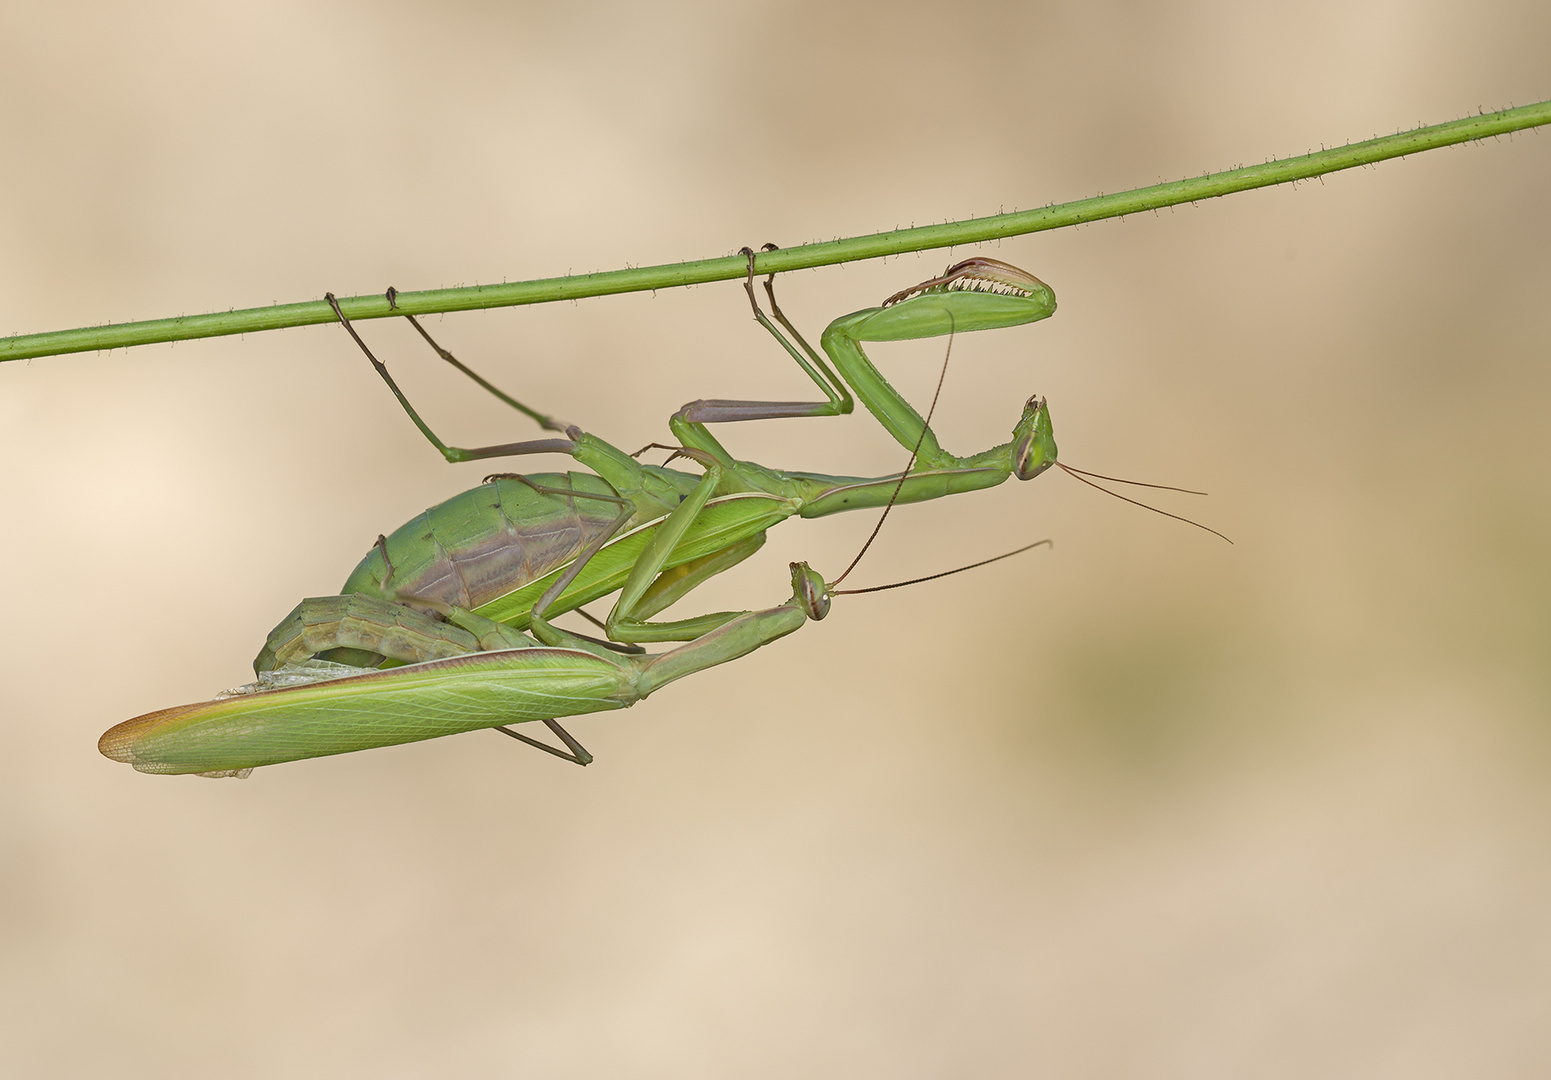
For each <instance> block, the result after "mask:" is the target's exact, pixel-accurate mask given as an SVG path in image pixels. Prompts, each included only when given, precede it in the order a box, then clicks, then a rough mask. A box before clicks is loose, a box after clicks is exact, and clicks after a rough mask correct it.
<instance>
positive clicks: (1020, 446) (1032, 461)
mask: <svg viewBox="0 0 1551 1080" xmlns="http://www.w3.org/2000/svg"><path fill="white" fill-rule="evenodd" d="M1012 436H1013V439H1012V471H1013V475H1014V476H1016V477H1017V478H1018V479H1019V480H1032V479H1034V478H1035V477H1036V476H1038V475H1039V474H1040V473H1042V472H1044V471H1045V470H1046V469H1048V468H1050V466H1052V465H1054V464H1055V463H1056V435H1055V430H1054V429H1053V428H1052V427H1051V425H1050V409H1049V407H1048V406H1046V404H1045V399H1044V398H1042V397H1031V398H1029V400H1028V401H1027V402H1025V403H1024V405H1023V418H1022V419H1020V420H1019V421H1018V426H1017V427H1015V428H1013V429H1012Z"/></svg>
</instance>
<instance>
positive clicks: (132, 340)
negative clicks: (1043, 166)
mask: <svg viewBox="0 0 1551 1080" xmlns="http://www.w3.org/2000/svg"><path fill="white" fill-rule="evenodd" d="M1546 123H1551V101H1542V102H1540V103H1538V104H1535V105H1525V106H1522V107H1520V108H1516V109H1505V110H1503V111H1501V112H1494V113H1483V114H1481V115H1479V116H1472V117H1469V118H1467V119H1464V120H1455V121H1453V122H1451V123H1447V124H1436V125H1434V126H1432V127H1422V128H1416V129H1415V130H1412V131H1406V132H1401V133H1399V134H1396V135H1387V136H1385V137H1383V138H1380V139H1369V140H1368V141H1367V142H1360V143H1351V144H1348V145H1346V146H1340V147H1335V148H1333V149H1329V150H1320V151H1319V152H1317V153H1313V154H1304V155H1303V156H1302V157H1293V158H1284V159H1282V160H1280V161H1268V162H1266V163H1265V164H1264V165H1251V166H1248V167H1246V168H1239V169H1229V170H1228V171H1226V172H1219V173H1211V174H1209V175H1206V176H1200V177H1195V178H1192V179H1189V180H1176V181H1173V182H1171V183H1166V184H1154V185H1152V186H1151V187H1144V188H1136V189H1135V190H1132V191H1122V192H1119V193H1117V194H1114V195H1100V196H1097V197H1095V198H1091V199H1079V200H1077V201H1076V202H1068V203H1061V204H1059V205H1054V206H1046V207H1043V208H1041V209H1038V210H1024V211H1020V212H1017V213H1011V214H997V215H995V216H993V217H983V218H973V219H971V220H968V221H958V222H952V223H949V224H944V225H923V226H919V227H916V228H910V229H895V230H894V231H892V232H885V233H874V234H872V235H870V236H857V237H852V238H850V239H847V240H832V241H829V242H827V243H821V244H804V245H802V246H800V247H789V248H782V249H781V250H779V251H773V252H768V253H762V254H760V255H759V256H758V258H757V260H756V269H757V270H758V272H759V273H761V274H764V273H782V272H785V271H789V270H802V269H807V268H809V267H814V266H829V265H832V264H834V263H840V262H854V261H856V260H859V259H875V258H878V257H880V256H884V255H900V254H903V253H905V252H910V251H925V250H928V249H931V248H941V247H952V246H956V245H959V244H975V243H981V242H983V241H986V240H997V239H1001V238H1003V237H1007V236H1019V235H1022V234H1024V233H1032V232H1041V231H1043V230H1045V229H1059V228H1063V227H1065V226H1068V225H1080V224H1083V223H1086V222H1090V221H1099V220H1102V219H1104V218H1111V217H1121V216H1123V215H1125V214H1136V213H1140V212H1142V211H1144V210H1158V209H1161V208H1162V207H1165V206H1176V205H1178V204H1180V203H1185V202H1197V201H1200V200H1202V199H1214V198H1216V197H1218V196H1219V195H1228V194H1231V193H1233V192H1235V191H1248V190H1249V189H1251V188H1258V187H1269V186H1271V185H1273V184H1285V183H1289V182H1292V181H1296V180H1307V179H1310V178H1311V177H1315V176H1322V175H1324V174H1325V173H1332V172H1338V171H1340V170H1342V169H1352V168H1356V167H1357V166H1359V165H1371V164H1373V163H1374V162H1377V161H1384V160H1386V159H1388V158H1393V157H1402V156H1404V155H1406V154H1415V153H1420V152H1421V151H1423V150H1432V149H1435V148H1437V147H1440V146H1451V145H1453V144H1455V143H1462V142H1470V141H1473V140H1476V139H1484V138H1488V137H1490V136H1493V135H1504V134H1507V133H1508V132H1512V131H1521V130H1523V129H1525V128H1532V127H1537V126H1539V125H1541V124H1546ZM747 271H748V263H747V261H746V260H745V259H744V257H743V256H741V255H732V256H727V257H724V258H719V259H701V260H699V261H697V262H685V263H670V264H667V265H664V266H646V267H640V268H638V269H633V270H611V271H607V272H604V273H596V274H576V275H573V276H570V277H559V278H542V279H539V280H536V281H517V282H512V283H510V284H501V285H475V286H472V287H469V288H462V289H428V290H426V291H424V292H401V293H399V294H398V307H397V310H396V311H395V310H392V309H390V308H389V306H388V301H387V299H386V298H385V297H384V296H382V295H380V294H379V295H375V296H352V297H347V298H343V299H341V300H340V301H339V305H340V307H341V309H343V311H344V313H345V314H346V315H347V316H349V317H350V318H351V319H380V318H384V317H387V316H389V315H394V314H409V315H426V314H432V313H436V312H445V311H469V310H472V309H475V308H493V307H508V306H512V305H516V304H543V303H549V302H551V301H554V300H576V299H580V298H582V297H585V296H604V295H607V294H610V293H623V292H641V291H644V290H647V289H669V288H673V287H674V286H678V285H699V284H703V283H705V282H711V281H726V280H728V279H731V278H739V277H742V276H743V275H744V274H745V273H747ZM333 321H334V313H333V311H331V310H330V309H329V306H328V304H327V303H325V302H324V301H322V300H313V301H308V302H305V303H300V304H276V305H274V306H271V307H262V308H247V309H245V310H242V311H222V312H213V313H211V314H208V315H187V316H180V317H178V318H174V319H153V320H150V321H147V322H132V323H120V324H118V325H117V326H92V327H83V328H81V329H78V330H56V331H53V332H51V333H45V334H23V335H16V336H13V337H9V338H0V361H5V360H23V359H26V358H28V357H35V356H54V355H57V354H60V353H71V352H87V351H91V350H102V349H118V348H124V347H126V346H130V345H148V344H151V343H153V342H161V341H186V340H188V339H190V338H203V337H218V336H221V335H223V334H251V333H256V332H258V331H260V330H279V329H283V328H285V327H291V326H308V325H312V324H314V323H325V322H333Z"/></svg>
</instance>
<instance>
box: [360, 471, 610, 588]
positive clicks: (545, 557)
mask: <svg viewBox="0 0 1551 1080" xmlns="http://www.w3.org/2000/svg"><path fill="white" fill-rule="evenodd" d="M527 479H528V480H529V481H531V484H533V485H537V486H538V487H540V488H549V489H559V490H561V491H564V492H566V494H560V493H550V492H542V491H537V490H535V489H534V487H533V486H530V484H528V483H524V482H523V481H521V480H512V479H505V478H502V479H497V480H493V481H491V482H490V483H487V484H482V485H481V486H479V487H477V488H474V489H472V490H470V491H465V492H463V493H462V494H461V495H455V496H453V497H452V498H451V499H448V500H447V501H446V502H444V503H441V504H440V505H437V506H433V507H431V508H430V509H429V510H427V511H426V512H425V513H423V514H420V515H419V516H417V517H415V518H412V519H411V520H409V521H408V522H406V523H405V524H404V525H402V526H400V527H399V528H398V529H395V530H394V532H393V534H392V535H391V536H389V537H388V538H387V554H388V560H389V561H390V562H391V563H392V573H391V576H389V573H388V566H387V564H386V563H385V562H384V561H383V551H382V546H381V545H379V546H377V547H374V548H372V550H371V551H370V552H369V553H368V554H367V556H366V558H364V559H362V560H361V562H360V564H359V565H358V566H357V567H356V568H355V570H354V571H353V572H352V573H351V574H350V577H349V579H348V580H346V581H345V585H344V588H342V589H341V590H340V592H342V593H366V594H368V595H371V596H380V597H383V598H384V599H387V600H396V601H398V602H399V603H402V604H407V605H409V606H410V607H418V608H421V609H422V610H425V611H428V612H434V611H438V610H442V611H445V610H446V608H447V607H452V606H456V607H462V608H470V609H472V608H477V607H479V606H480V605H481V604H484V603H488V602H489V601H491V600H494V599H495V598H497V597H499V596H504V595H505V594H506V593H509V592H511V591H512V590H513V589H516V588H518V587H520V586H522V585H524V584H526V583H527V582H529V581H533V580H536V579H537V578H540V577H543V576H544V575H545V574H547V573H549V572H550V571H551V570H554V569H555V568H556V567H559V566H563V565H565V564H566V563H567V562H569V561H570V560H571V559H573V558H575V557H576V556H577V555H578V554H580V553H581V551H582V550H583V549H584V548H585V547H586V546H587V545H588V544H589V543H592V542H593V541H594V540H596V539H598V537H599V536H600V535H602V534H604V533H607V532H608V531H609V527H610V526H611V525H612V524H613V523H614V521H615V520H616V519H617V518H618V516H619V513H620V511H621V509H623V508H625V507H626V506H628V503H625V502H624V501H623V500H621V499H620V498H619V496H618V495H617V494H616V493H615V491H614V489H613V488H612V487H610V486H609V485H608V484H607V483H606V482H605V481H603V480H602V479H600V478H599V477H596V476H593V475H592V474H590V473H575V472H573V473H536V474H533V475H531V476H529V477H528V478H527ZM570 492H575V494H570ZM589 496H590V497H589ZM385 579H386V581H387V587H386V588H384V580H385Z"/></svg>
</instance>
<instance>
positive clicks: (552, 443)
mask: <svg viewBox="0 0 1551 1080" xmlns="http://www.w3.org/2000/svg"><path fill="white" fill-rule="evenodd" d="M397 295H398V290H396V289H392V288H390V289H388V303H389V305H390V306H392V305H393V303H394V298H395V297H396V296H397ZM323 298H324V299H325V300H327V301H328V303H329V306H330V307H332V308H333V309H334V314H335V316H336V317H338V319H339V322H340V325H341V326H343V327H344V328H345V331H346V332H347V333H348V334H349V335H350V338H351V340H352V341H354V342H355V343H356V345H357V346H358V347H359V348H360V350H361V352H363V353H365V354H366V358H367V359H368V360H370V361H371V363H372V367H374V368H376V369H377V374H378V375H380V376H382V381H383V382H385V383H387V384H388V389H389V390H392V391H393V396H394V397H396V398H398V402H399V404H400V405H401V406H403V409H404V412H405V413H407V414H408V415H409V418H410V419H411V420H412V421H414V424H415V426H416V427H417V428H419V429H420V433H421V434H422V435H424V436H425V437H426V439H427V440H429V441H430V443H431V445H432V446H434V447H436V449H437V450H438V451H439V452H440V453H441V455H442V456H443V457H444V458H446V459H447V460H448V461H452V462H457V461H480V460H483V459H486V458H494V457H515V456H517V455H520V454H550V453H560V454H569V453H571V452H572V451H573V450H575V449H576V442H577V440H578V439H580V438H581V435H582V433H581V429H579V428H577V427H576V426H574V425H572V424H566V423H564V422H562V421H559V420H556V419H555V418H554V417H552V416H548V415H546V414H545V413H541V412H539V411H538V410H536V409H531V408H529V407H528V406H526V405H524V404H523V403H522V402H520V401H518V400H517V399H516V398H514V397H512V396H511V395H509V394H507V393H505V392H504V391H502V390H501V389H499V388H498V387H496V386H495V385H494V384H492V383H490V382H489V381H488V380H486V379H485V378H483V377H482V376H480V375H479V374H477V373H476V372H474V371H473V370H472V369H471V368H469V367H468V366H467V365H465V364H464V363H463V362H462V361H461V360H459V359H458V358H457V357H455V356H453V355H452V353H450V352H448V351H447V350H446V349H444V348H442V347H441V346H440V345H438V344H437V343H436V341H435V339H433V338H432V337H431V335H430V334H429V333H427V332H426V329H425V327H423V326H421V325H420V322H419V320H417V319H416V318H415V317H414V316H413V315H405V316H404V318H406V319H408V320H409V322H410V325H412V326H413V327H414V328H415V329H416V330H417V331H419V333H420V336H421V337H423V338H424V339H425V340H426V342H427V343H429V344H430V346H431V348H433V349H435V350H436V353H437V355H438V356H440V357H441V358H442V359H443V360H445V361H447V362H448V363H449V364H451V365H452V366H453V367H455V368H457V369H458V370H459V371H461V372H463V374H465V375H467V376H468V377H469V378H470V379H473V380H474V381H475V382H476V383H478V384H479V385H480V386H481V387H483V388H484V389H485V390H488V391H489V392H490V393H491V394H494V395H495V396H496V397H498V398H500V399H501V400H502V401H504V402H506V403H507V404H508V405H510V406H511V407H512V408H514V409H516V410H517V411H518V412H520V413H522V414H523V415H525V416H527V417H530V418H531V419H532V420H534V421H535V422H536V423H538V424H539V426H540V427H543V428H544V429H545V430H547V431H560V432H563V433H564V434H565V435H566V438H563V439H530V440H527V441H525V442H516V443H501V444H499V445H495V446H475V447H462V446H449V445H448V444H447V443H445V442H443V441H442V440H441V438H440V437H439V436H438V435H437V434H436V432H434V431H432V430H431V428H430V425H428V424H427V423H426V422H425V421H424V420H422V419H421V418H420V414H419V413H418V412H416V411H415V407H414V406H413V405H411V404H410V403H409V399H408V398H407V397H405V396H404V391H402V390H400V389H399V385H398V383H397V382H395V381H394V379H393V376H392V375H390V374H389V373H388V368H387V365H386V364H384V363H383V362H382V361H381V360H378V359H377V357H375V356H373V355H372V350H371V349H370V348H368V347H367V345H366V342H365V341H363V340H361V335H360V334H358V333H356V330H355V327H354V326H353V325H352V324H351V322H350V320H349V319H347V318H346V317H345V313H344V312H343V311H341V310H340V308H339V302H338V301H337V300H335V299H334V294H333V293H326V294H324V297H323Z"/></svg>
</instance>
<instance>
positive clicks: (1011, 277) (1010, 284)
mask: <svg viewBox="0 0 1551 1080" xmlns="http://www.w3.org/2000/svg"><path fill="white" fill-rule="evenodd" d="M1055 309H1056V294H1055V293H1054V292H1052V291H1051V288H1050V286H1049V285H1046V284H1045V283H1044V282H1043V281H1041V280H1039V278H1037V277H1035V276H1034V275H1033V274H1030V273H1028V272H1027V271H1024V270H1019V269H1018V268H1017V267H1016V266H1012V265H1010V264H1008V263H1004V262H999V261H998V260H996V259H965V260H964V261H963V262H961V263H955V264H954V265H952V266H950V267H948V269H946V270H944V271H943V272H942V276H941V277H935V278H932V279H931V280H930V281H923V282H922V283H921V284H919V285H916V286H913V287H911V288H909V289H906V290H904V291H903V292H897V293H895V294H894V295H893V296H891V297H889V298H888V299H887V300H885V301H884V302H883V306H882V307H878V308H873V309H871V310H870V311H867V312H858V313H857V315H859V316H862V318H860V319H858V320H857V321H856V322H854V323H852V324H851V326H850V327H849V331H850V336H851V337H852V338H853V339H855V340H857V341H904V340H906V339H911V338H928V337H940V336H942V335H943V334H952V333H962V332H964V331H968V330H995V329H999V328H1001V327H1004V326H1018V325H1020V324H1022V323H1028V322H1035V321H1036V320H1039V319H1044V318H1048V317H1049V316H1050V315H1051V314H1052V313H1053V312H1054V311H1055ZM850 318H851V319H855V318H856V316H851V317H850ZM847 321H849V320H847Z"/></svg>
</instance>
